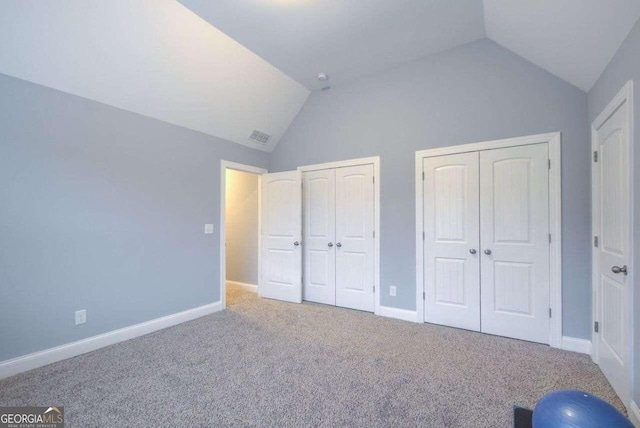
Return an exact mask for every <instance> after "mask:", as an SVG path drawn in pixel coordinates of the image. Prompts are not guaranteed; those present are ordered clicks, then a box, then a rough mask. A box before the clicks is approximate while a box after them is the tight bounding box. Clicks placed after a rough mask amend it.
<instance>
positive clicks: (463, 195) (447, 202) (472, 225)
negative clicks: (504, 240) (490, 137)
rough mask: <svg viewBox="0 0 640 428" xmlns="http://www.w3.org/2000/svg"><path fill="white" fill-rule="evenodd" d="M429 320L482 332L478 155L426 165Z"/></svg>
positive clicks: (437, 159) (452, 157) (443, 158)
mask: <svg viewBox="0 0 640 428" xmlns="http://www.w3.org/2000/svg"><path fill="white" fill-rule="evenodd" d="M423 171H424V174H425V176H424V181H423V186H424V187H423V192H424V199H423V200H424V210H423V213H424V219H423V229H424V290H425V306H424V319H425V321H426V322H430V323H435V324H442V325H448V326H452V327H459V328H464V329H468V330H475V331H479V330H480V262H479V254H478V252H479V242H478V241H479V240H480V231H479V221H480V220H479V204H480V200H479V194H478V192H479V188H478V152H472V153H462V154H455V155H447V156H436V157H430V158H425V159H424V160H423Z"/></svg>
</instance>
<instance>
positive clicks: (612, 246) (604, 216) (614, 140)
mask: <svg viewBox="0 0 640 428" xmlns="http://www.w3.org/2000/svg"><path fill="white" fill-rule="evenodd" d="M627 104H628V103H624V104H623V105H622V106H621V107H620V108H618V110H616V112H615V113H614V114H613V115H611V116H610V117H609V118H608V119H607V120H606V121H605V122H604V124H603V125H602V126H601V127H600V128H599V129H598V130H596V131H595V135H594V137H595V140H596V143H597V150H598V157H599V159H598V162H597V163H596V164H595V171H596V179H595V180H594V181H595V183H594V185H595V187H596V188H595V193H596V194H595V197H594V204H595V205H594V209H595V210H598V211H599V213H598V215H596V218H598V223H599V224H596V225H594V227H595V230H596V231H597V233H598V240H599V243H598V248H597V268H596V269H594V273H595V274H596V275H597V281H596V284H597V285H596V287H597V290H596V293H597V298H596V306H597V307H596V320H595V321H597V322H598V324H599V332H598V334H596V335H595V336H594V340H595V344H594V345H595V346H596V347H597V350H596V353H597V355H598V363H599V365H600V368H601V369H602V371H603V373H604V374H605V375H606V376H607V379H609V382H611V385H612V386H613V388H614V389H615V390H616V392H617V393H618V395H619V396H620V398H621V399H622V400H623V402H624V403H625V404H626V403H628V402H629V367H628V364H629V363H630V362H629V356H628V354H627V348H628V346H629V342H628V339H629V311H628V303H627V302H628V299H629V296H630V293H629V287H630V286H631V284H630V283H629V281H628V277H627V272H626V271H627V267H628V265H629V250H630V242H629V241H630V237H629V222H630V218H629V217H630V214H629V212H630V211H629V186H628V183H629V161H630V157H629V135H628V131H627V130H628V129H629V124H628V122H627V121H628V108H629V107H628V105H627Z"/></svg>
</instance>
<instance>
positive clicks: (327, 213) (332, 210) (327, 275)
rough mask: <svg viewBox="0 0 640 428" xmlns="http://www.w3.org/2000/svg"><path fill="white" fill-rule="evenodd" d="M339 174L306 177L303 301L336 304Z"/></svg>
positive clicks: (327, 172)
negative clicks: (337, 177) (337, 183)
mask: <svg viewBox="0 0 640 428" xmlns="http://www.w3.org/2000/svg"><path fill="white" fill-rule="evenodd" d="M335 176H336V172H335V169H323V170H319V171H309V172H305V173H303V186H302V187H303V194H304V199H303V203H302V207H303V211H304V215H303V219H304V220H303V229H304V233H303V239H304V246H303V254H304V256H303V258H304V263H303V269H304V276H303V277H304V286H303V288H304V296H303V297H304V300H308V301H311V302H318V303H324V304H327V305H335V304H336V257H335V256H336V254H335V249H336V247H335V243H336V240H335V236H336V183H335Z"/></svg>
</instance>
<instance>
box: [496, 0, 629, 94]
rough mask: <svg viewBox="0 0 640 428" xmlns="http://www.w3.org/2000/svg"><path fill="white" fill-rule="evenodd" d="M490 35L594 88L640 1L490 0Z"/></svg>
mask: <svg viewBox="0 0 640 428" xmlns="http://www.w3.org/2000/svg"><path fill="white" fill-rule="evenodd" d="M484 15H485V21H486V28H487V36H488V37H489V38H491V39H492V40H494V41H495V42H497V43H499V44H501V45H502V46H504V47H506V48H507V49H509V50H511V51H513V52H515V53H517V54H519V55H521V56H523V57H524V58H526V59H528V60H529V61H531V62H533V63H534V64H537V65H538V66H540V67H542V68H544V69H546V70H548V71H550V72H551V73H553V74H555V75H556V76H558V77H560V78H562V79H564V80H566V81H568V82H570V83H572V84H574V85H575V86H577V87H578V88H580V89H582V90H583V91H589V90H590V89H591V87H592V86H593V84H594V83H595V82H596V80H597V79H598V77H600V74H601V73H602V71H603V70H604V69H605V67H606V66H607V64H608V63H609V61H611V58H613V56H614V55H615V53H616V51H617V50H618V48H619V47H620V45H621V44H622V42H623V41H624V39H625V38H626V37H627V34H629V31H630V30H631V28H632V27H633V25H634V24H635V22H636V21H637V20H638V17H640V0H527V1H514V0H484Z"/></svg>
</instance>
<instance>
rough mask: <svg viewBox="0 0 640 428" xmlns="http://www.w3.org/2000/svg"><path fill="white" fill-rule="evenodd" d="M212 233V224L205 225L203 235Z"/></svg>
mask: <svg viewBox="0 0 640 428" xmlns="http://www.w3.org/2000/svg"><path fill="white" fill-rule="evenodd" d="M212 233H213V225H212V224H205V225H204V234H205V235H211V234H212Z"/></svg>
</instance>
